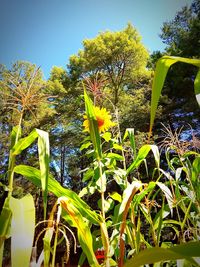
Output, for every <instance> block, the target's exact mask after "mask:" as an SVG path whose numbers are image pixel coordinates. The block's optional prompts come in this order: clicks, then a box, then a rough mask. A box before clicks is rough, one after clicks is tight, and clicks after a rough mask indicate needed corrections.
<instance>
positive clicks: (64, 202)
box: [59, 197, 100, 267]
mask: <svg viewBox="0 0 200 267" xmlns="http://www.w3.org/2000/svg"><path fill="white" fill-rule="evenodd" d="M59 202H60V203H61V206H62V208H64V209H65V211H67V213H68V215H69V216H70V219H71V220H72V222H73V226H74V227H76V228H77V230H78V239H79V242H80V245H81V248H82V249H83V252H84V253H85V255H86V256H87V259H88V262H89V265H90V266H92V267H98V266H100V265H99V264H98V261H97V259H96V257H95V254H94V251H93V239H92V234H91V232H90V228H89V227H88V223H86V222H85V220H84V217H83V216H82V214H81V213H80V212H79V210H78V209H77V208H76V207H75V206H74V205H73V203H72V202H71V201H70V200H69V199H68V198H66V197H61V198H60V199H59Z"/></svg>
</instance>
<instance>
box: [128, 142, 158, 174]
mask: <svg viewBox="0 0 200 267" xmlns="http://www.w3.org/2000/svg"><path fill="white" fill-rule="evenodd" d="M150 150H152V152H153V153H154V157H155V161H156V163H157V165H159V163H160V159H159V152H158V148H157V146H155V145H144V146H142V147H141V148H140V150H139V152H138V154H137V157H136V159H135V160H134V161H133V163H132V164H131V165H130V166H129V168H128V169H127V174H129V173H130V172H132V171H133V170H135V169H136V168H138V167H139V166H140V164H141V163H142V162H143V161H144V159H145V158H146V157H147V155H148V153H149V151H150Z"/></svg>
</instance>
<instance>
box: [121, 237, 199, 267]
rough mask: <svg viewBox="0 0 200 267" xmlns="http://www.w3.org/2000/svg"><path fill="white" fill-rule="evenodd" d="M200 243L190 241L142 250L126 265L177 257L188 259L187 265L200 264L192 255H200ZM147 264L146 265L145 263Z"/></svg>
mask: <svg viewBox="0 0 200 267" xmlns="http://www.w3.org/2000/svg"><path fill="white" fill-rule="evenodd" d="M199 251H200V243H199V242H190V243H187V244H182V245H178V246H174V247H172V248H151V249H146V250H144V251H141V252H140V253H139V254H138V255H136V256H135V257H134V258H133V259H131V260H129V261H127V263H126V264H125V267H139V266H143V265H145V264H149V263H155V262H161V261H169V260H170V261H171V260H177V259H187V266H191V265H188V264H189V263H191V264H192V266H199V264H198V263H197V262H196V261H195V260H194V259H192V257H199V256H200V252H199ZM145 266H146V265H145ZM159 266H160V265H159Z"/></svg>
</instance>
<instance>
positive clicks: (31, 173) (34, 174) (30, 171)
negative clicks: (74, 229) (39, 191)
mask: <svg viewBox="0 0 200 267" xmlns="http://www.w3.org/2000/svg"><path fill="white" fill-rule="evenodd" d="M14 171H15V172H16V173H18V174H21V175H22V176H24V177H26V178H27V179H28V180H30V181H31V182H32V183H33V184H35V185H36V186H37V187H41V180H40V175H41V174H40V171H39V170H38V169H36V168H34V167H31V166H26V165H18V166H16V167H15V168H14ZM48 189H49V191H50V192H52V193H53V194H54V195H55V196H57V197H61V196H66V197H68V198H69V199H71V201H72V203H73V205H74V206H75V207H77V209H79V211H80V213H81V214H82V215H83V216H85V217H86V218H88V219H89V220H90V221H91V222H92V223H94V224H99V223H100V219H99V216H98V215H97V214H96V213H95V212H94V211H92V210H91V208H90V207H89V206H88V205H87V204H86V203H85V202H84V201H83V200H82V199H81V198H80V197H79V196H78V195H77V194H76V193H75V192H73V191H71V190H69V189H67V188H64V187H62V186H61V185H60V184H59V182H58V181H56V180H55V179H54V178H53V177H52V176H51V175H49V185H48Z"/></svg>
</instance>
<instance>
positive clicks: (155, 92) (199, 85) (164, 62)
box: [150, 56, 200, 133]
mask: <svg viewBox="0 0 200 267" xmlns="http://www.w3.org/2000/svg"><path fill="white" fill-rule="evenodd" d="M176 62H183V63H188V64H192V65H194V66H196V67H198V72H197V76H196V78H195V81H194V90H195V94H196V99H197V102H198V104H199V105H200V79H199V76H200V69H199V68H200V60H199V59H189V58H181V57H170V56H163V57H162V58H161V59H159V61H158V62H157V65H156V70H155V76H154V80H153V85H152V97H151V121H150V133H151V131H152V126H153V122H154V119H155V114H156V110H157V107H158V100H159V98H160V95H161V90H162V88H163V85H164V82H165V78H166V75H167V72H168V70H169V68H170V66H171V65H172V64H174V63H176Z"/></svg>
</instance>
